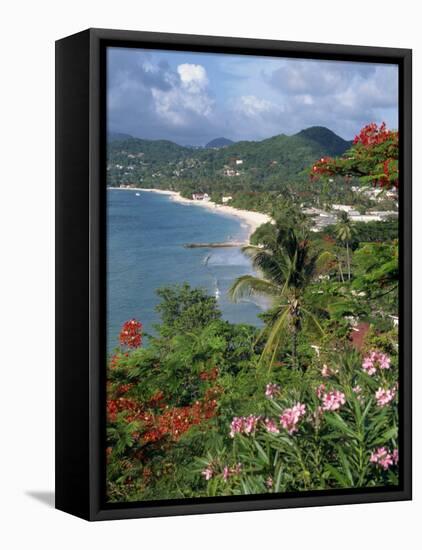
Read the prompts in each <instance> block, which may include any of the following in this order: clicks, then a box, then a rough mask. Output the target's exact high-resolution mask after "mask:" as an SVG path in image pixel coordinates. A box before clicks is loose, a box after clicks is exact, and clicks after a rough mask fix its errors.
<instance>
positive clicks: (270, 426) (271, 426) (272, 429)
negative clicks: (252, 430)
mask: <svg viewBox="0 0 422 550" xmlns="http://www.w3.org/2000/svg"><path fill="white" fill-rule="evenodd" d="M264 426H265V429H266V430H267V432H268V433H270V434H278V433H280V430H279V429H278V428H277V424H276V423H275V421H274V420H272V419H271V418H266V419H265V420H264Z"/></svg>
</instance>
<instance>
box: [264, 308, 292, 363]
mask: <svg viewBox="0 0 422 550" xmlns="http://www.w3.org/2000/svg"><path fill="white" fill-rule="evenodd" d="M288 314H289V308H288V306H287V307H286V308H285V309H284V311H283V313H282V314H281V315H280V317H279V318H278V319H277V321H276V322H275V323H274V325H273V326H272V327H271V330H270V333H269V335H268V339H267V342H266V343H265V346H264V349H263V350H262V355H261V358H260V360H259V361H260V363H262V361H263V360H265V359H266V358H267V357H268V356H269V355H271V359H270V362H269V368H271V367H272V365H273V363H274V359H275V355H276V352H277V350H278V348H279V345H280V340H281V337H282V336H283V333H282V329H283V327H284V326H285V324H286V323H287V321H288Z"/></svg>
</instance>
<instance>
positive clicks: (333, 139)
mask: <svg viewBox="0 0 422 550" xmlns="http://www.w3.org/2000/svg"><path fill="white" fill-rule="evenodd" d="M296 136H298V137H302V138H305V139H307V140H309V141H312V142H314V143H315V145H316V146H317V147H318V146H319V147H324V148H325V149H327V152H328V153H329V154H330V155H332V156H336V155H341V154H342V153H344V151H346V149H348V148H349V147H350V146H351V145H352V142H351V141H346V140H344V139H343V138H341V137H340V136H338V135H337V134H335V133H334V132H332V131H331V130H329V129H328V128H325V127H324V126H311V127H310V128H306V130H302V131H301V132H299V133H298V134H296Z"/></svg>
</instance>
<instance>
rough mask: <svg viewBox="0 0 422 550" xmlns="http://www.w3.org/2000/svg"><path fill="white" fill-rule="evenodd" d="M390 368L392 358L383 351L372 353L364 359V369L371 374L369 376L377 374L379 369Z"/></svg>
mask: <svg viewBox="0 0 422 550" xmlns="http://www.w3.org/2000/svg"><path fill="white" fill-rule="evenodd" d="M390 366H391V364H390V357H389V356H388V355H386V354H385V353H382V352H381V351H371V352H370V353H369V354H368V355H367V356H366V357H364V359H363V363H362V369H363V370H364V371H365V372H366V373H367V374H369V376H372V375H373V374H375V373H376V372H377V369H378V368H379V369H382V370H386V369H389V368H390Z"/></svg>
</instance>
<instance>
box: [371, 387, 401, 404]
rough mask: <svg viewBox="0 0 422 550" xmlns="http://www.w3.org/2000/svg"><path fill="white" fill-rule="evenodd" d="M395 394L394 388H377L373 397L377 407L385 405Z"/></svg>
mask: <svg viewBox="0 0 422 550" xmlns="http://www.w3.org/2000/svg"><path fill="white" fill-rule="evenodd" d="M395 395H396V390H395V389H394V388H391V389H384V388H378V390H377V391H376V392H375V399H376V400H377V405H378V406H379V407H385V406H386V405H388V404H389V403H391V401H392V400H393V399H394V397H395Z"/></svg>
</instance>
